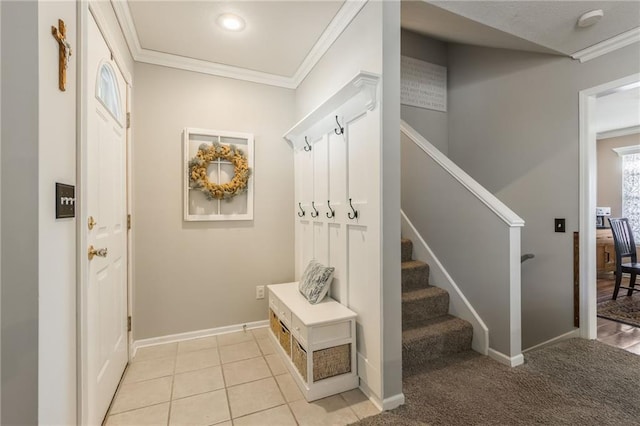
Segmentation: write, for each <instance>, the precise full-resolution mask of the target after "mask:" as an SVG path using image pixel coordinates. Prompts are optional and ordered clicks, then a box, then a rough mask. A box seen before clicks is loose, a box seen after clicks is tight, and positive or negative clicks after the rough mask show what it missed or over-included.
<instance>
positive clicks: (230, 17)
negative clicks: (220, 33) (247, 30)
mask: <svg viewBox="0 0 640 426" xmlns="http://www.w3.org/2000/svg"><path fill="white" fill-rule="evenodd" d="M218 25H220V26H221V27H222V28H224V29H225V30H229V31H242V30H243V29H244V19H242V18H241V17H239V16H238V15H234V14H233V13H225V14H223V15H220V16H218Z"/></svg>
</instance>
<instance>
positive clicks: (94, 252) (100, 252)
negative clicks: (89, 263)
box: [88, 246, 107, 260]
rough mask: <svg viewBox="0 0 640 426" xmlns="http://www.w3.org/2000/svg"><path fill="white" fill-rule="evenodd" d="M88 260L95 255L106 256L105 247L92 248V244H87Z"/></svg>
mask: <svg viewBox="0 0 640 426" xmlns="http://www.w3.org/2000/svg"><path fill="white" fill-rule="evenodd" d="M88 256H89V260H93V258H94V257H95V256H98V257H107V249H106V248H101V249H97V250H96V249H94V248H93V246H89V253H88Z"/></svg>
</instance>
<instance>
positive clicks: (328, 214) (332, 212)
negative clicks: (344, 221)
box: [327, 200, 336, 219]
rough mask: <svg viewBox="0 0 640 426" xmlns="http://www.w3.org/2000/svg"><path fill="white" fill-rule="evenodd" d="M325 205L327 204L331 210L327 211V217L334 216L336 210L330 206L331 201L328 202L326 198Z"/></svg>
mask: <svg viewBox="0 0 640 426" xmlns="http://www.w3.org/2000/svg"><path fill="white" fill-rule="evenodd" d="M327 205H328V206H329V211H330V212H331V213H329V212H327V217H328V218H329V219H331V218H332V217H336V211H335V210H334V209H332V208H331V203H330V202H329V200H327Z"/></svg>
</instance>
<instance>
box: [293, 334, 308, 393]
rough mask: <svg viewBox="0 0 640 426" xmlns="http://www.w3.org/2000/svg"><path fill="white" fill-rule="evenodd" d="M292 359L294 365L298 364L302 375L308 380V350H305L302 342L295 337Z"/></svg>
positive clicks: (305, 380) (297, 366)
mask: <svg viewBox="0 0 640 426" xmlns="http://www.w3.org/2000/svg"><path fill="white" fill-rule="evenodd" d="M291 360H292V361H293V365H295V366H296V368H297V369H298V372H299V373H300V375H301V376H302V379H303V380H304V382H305V383H306V382H307V351H305V350H304V348H303V347H302V346H300V343H298V341H297V340H296V339H295V338H294V339H293V350H292V352H291Z"/></svg>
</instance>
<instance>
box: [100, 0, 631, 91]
mask: <svg viewBox="0 0 640 426" xmlns="http://www.w3.org/2000/svg"><path fill="white" fill-rule="evenodd" d="M366 1H367V0H348V1H344V0H304V1H301V0H283V1H271V0H248V1H245V0H235V1H234V0H229V1H197V0H178V1H166V0H128V1H127V0H111V3H112V5H113V8H114V10H115V12H116V15H117V17H118V21H119V22H120V25H121V27H122V29H123V32H124V34H125V37H126V39H127V44H128V45H129V48H130V50H131V53H132V56H133V58H134V59H135V60H136V61H140V62H146V63H152V64H157V65H164V66H169V67H175V68H181V69H186V70H191V71H197V72H203V73H208V74H213V75H219V76H223V77H232V78H239V79H243V80H247V81H254V82H259V83H264V84H272V85H276V86H281V87H289V88H295V87H297V86H298V84H299V83H300V82H301V81H302V80H303V79H304V77H305V76H306V75H307V73H308V72H309V71H310V70H311V69H312V68H313V66H314V65H315V64H316V63H317V61H318V60H319V59H320V58H321V57H322V55H323V54H324V52H326V50H327V49H328V48H329V47H330V46H331V44H332V43H333V42H334V41H335V40H336V39H337V38H338V37H339V36H340V34H341V33H342V31H343V30H344V28H346V26H347V25H348V24H349V23H350V22H351V20H352V19H353V18H354V17H355V16H356V15H357V14H358V12H359V11H360V9H361V8H362V7H363V6H364V4H365V3H366ZM369 1H377V0H369ZM594 8H601V9H603V10H604V11H605V16H604V18H603V19H602V20H601V22H599V23H597V24H596V25H595V26H593V27H590V28H577V26H576V20H577V19H578V16H579V15H580V14H581V13H583V12H586V11H588V10H592V9H594ZM228 12H232V13H236V14H238V15H240V16H241V17H242V18H243V19H244V20H245V21H246V25H247V26H246V29H245V30H244V31H242V32H229V31H225V30H223V29H221V28H220V27H218V25H217V24H216V22H215V21H216V18H217V17H218V16H219V15H221V14H223V13H228ZM401 19H402V27H403V28H406V29H409V30H412V31H415V32H418V33H422V34H426V35H429V36H432V37H434V38H438V39H441V40H445V41H451V42H457V43H466V44H474V45H481V46H488V47H498V48H507V49H515V50H525V51H534V52H542V53H551V54H560V55H570V54H573V53H575V52H576V51H578V50H581V49H584V48H586V47H589V46H592V45H593V44H596V43H599V42H602V41H604V40H609V39H611V38H612V37H614V36H617V35H619V34H621V33H624V32H625V31H629V30H630V29H632V28H638V27H640V1H573V0H566V1H565V0H562V1H561V0H556V1H525V0H521V1H481V0H478V1H452V0H448V1H442V0H428V1H422V0H418V1H416V0H402V18H401ZM638 31H639V32H638V34H635V33H634V30H631V31H630V32H631V33H633V35H632V37H636V38H638V37H640V28H638ZM634 40H635V39H634ZM581 60H582V59H581Z"/></svg>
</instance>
